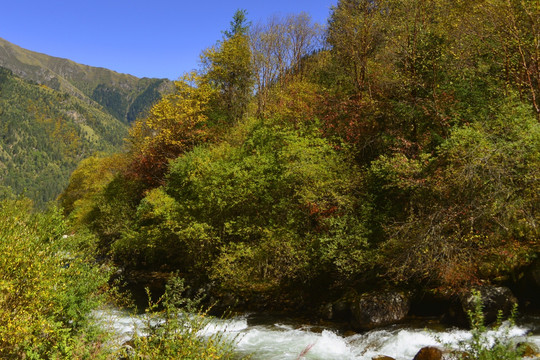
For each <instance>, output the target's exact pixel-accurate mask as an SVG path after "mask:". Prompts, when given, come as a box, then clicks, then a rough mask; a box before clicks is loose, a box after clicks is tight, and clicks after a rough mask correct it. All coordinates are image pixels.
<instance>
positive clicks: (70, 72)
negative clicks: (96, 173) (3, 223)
mask: <svg viewBox="0 0 540 360" xmlns="http://www.w3.org/2000/svg"><path fill="white" fill-rule="evenodd" d="M171 88H172V83H171V82H170V81H169V80H167V79H150V78H143V79H139V78H136V77H134V76H131V75H126V74H119V73H116V72H114V71H111V70H107V69H103V68H94V67H90V66H86V65H81V64H77V63H75V62H73V61H70V60H67V59H60V58H55V57H52V56H48V55H45V54H39V53H35V52H32V51H29V50H26V49H22V48H20V47H18V46H16V45H14V44H11V43H9V42H7V41H5V40H3V39H1V38H0V124H1V127H2V128H1V132H0V188H1V189H2V190H0V192H1V193H6V194H7V193H13V194H16V195H20V194H24V195H25V196H27V197H28V198H30V199H32V200H34V201H35V202H36V203H37V204H38V205H39V206H40V207H42V206H44V204H45V203H47V202H48V201H51V200H54V199H56V197H57V196H58V195H59V194H60V192H61V191H62V190H63V189H64V188H65V187H66V185H67V182H68V179H69V175H70V174H71V172H73V170H74V169H75V168H76V166H77V164H78V163H79V162H80V161H81V160H82V159H84V158H86V157H88V156H90V155H92V154H95V153H96V152H104V153H112V152H115V151H121V149H122V145H123V139H124V138H125V136H126V135H127V128H128V126H129V124H131V123H132V122H133V121H135V120H136V119H137V118H143V117H145V116H146V114H147V113H148V110H149V109H150V107H151V106H152V105H153V104H154V103H156V102H157V101H158V100H159V99H160V98H161V96H162V94H164V93H167V92H170V91H171Z"/></svg>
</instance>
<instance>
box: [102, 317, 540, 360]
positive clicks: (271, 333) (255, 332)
mask: <svg viewBox="0 0 540 360" xmlns="http://www.w3.org/2000/svg"><path fill="white" fill-rule="evenodd" d="M94 317H95V318H96V319H97V321H98V322H99V323H100V324H102V325H103V326H104V327H106V329H108V330H109V331H111V332H112V333H114V334H115V335H116V337H117V339H118V343H119V344H122V343H123V342H125V341H127V340H129V339H130V338H131V336H132V335H133V334H134V332H135V331H137V332H138V333H139V334H141V333H143V332H144V325H145V323H146V322H145V319H146V318H145V317H144V316H131V315H130V314H128V313H127V312H123V311H119V310H115V309H106V310H102V311H99V312H96V313H95V314H94ZM528 328H529V327H525V326H515V325H510V324H504V326H502V327H501V328H499V329H498V330H490V331H488V333H487V338H488V341H491V342H494V341H495V339H497V338H500V337H502V336H509V337H512V338H516V339H523V338H524V336H525V335H526V334H527V331H528ZM218 332H222V333H225V336H227V337H228V338H229V339H231V340H234V341H235V343H236V349H237V351H238V352H239V353H240V354H253V357H252V358H253V359H258V360H287V359H292V360H295V359H298V357H299V355H300V354H302V353H305V356H304V357H303V359H310V360H338V359H339V360H371V359H372V358H373V357H374V356H376V355H387V356H391V357H393V358H395V359H396V360H408V359H412V358H413V357H414V356H415V355H416V353H417V352H418V351H419V350H420V349H421V348H422V347H425V346H439V347H442V346H445V345H446V346H448V347H451V348H456V347H457V346H458V345H459V343H460V342H462V341H464V340H467V339H469V338H470V337H471V334H470V332H468V331H465V330H458V329H449V330H445V331H438V332H435V331H433V330H425V329H413V328H401V329H399V328H388V329H381V330H373V331H369V332H367V333H364V334H356V335H352V336H347V337H345V336H342V335H340V334H338V333H336V332H334V331H331V330H323V331H322V332H314V331H312V329H311V328H310V327H300V328H298V327H294V326H292V325H289V324H273V325H255V326H250V325H249V324H248V318H247V317H246V316H240V317H237V318H234V319H230V320H220V319H212V320H211V321H210V322H209V323H208V324H207V325H206V326H205V327H204V329H203V330H202V331H200V332H199V334H200V335H202V336H211V335H213V334H216V333H218ZM527 341H529V342H533V343H535V344H536V345H537V346H539V347H540V335H534V336H528V337H527Z"/></svg>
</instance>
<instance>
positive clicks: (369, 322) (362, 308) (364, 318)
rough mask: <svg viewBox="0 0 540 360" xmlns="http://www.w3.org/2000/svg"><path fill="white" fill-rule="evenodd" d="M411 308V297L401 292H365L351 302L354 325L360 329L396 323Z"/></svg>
mask: <svg viewBox="0 0 540 360" xmlns="http://www.w3.org/2000/svg"><path fill="white" fill-rule="evenodd" d="M409 308H410V298H409V296H408V295H405V294H404V293H401V292H395V291H384V292H372V293H367V294H363V295H361V296H360V297H359V298H357V299H355V300H353V302H352V304H351V312H352V317H353V326H354V327H355V328H358V329H372V328H375V327H378V326H384V325H389V324H394V323H397V322H399V321H401V320H403V318H405V316H406V315H407V313H408V312H409Z"/></svg>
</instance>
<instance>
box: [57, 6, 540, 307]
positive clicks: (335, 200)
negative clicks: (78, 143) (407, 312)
mask: <svg viewBox="0 0 540 360" xmlns="http://www.w3.org/2000/svg"><path fill="white" fill-rule="evenodd" d="M539 21H540V8H539V7H538V5H535V3H534V2H527V1H506V0H486V1H482V2H475V1H451V2H450V1H439V0H430V1H413V0H378V1H367V0H340V1H338V3H337V5H336V6H335V7H333V8H332V12H331V16H330V18H329V22H328V26H327V27H326V28H325V27H323V26H319V25H316V24H313V23H312V21H311V20H310V18H309V16H307V15H306V14H300V15H290V16H287V17H273V18H271V19H269V20H268V21H267V22H262V23H258V24H253V25H249V22H248V20H247V18H246V13H245V12H243V11H239V12H237V13H236V15H235V16H234V18H233V21H232V22H231V27H230V29H228V30H226V31H224V33H223V38H222V39H221V40H219V41H218V42H217V43H216V44H215V45H214V46H212V47H210V48H208V49H206V50H204V51H203V52H202V55H201V68H200V69H199V70H198V71H196V72H193V73H189V74H186V75H185V77H184V78H182V79H181V80H179V81H177V82H175V86H176V90H175V92H174V93H172V94H170V95H168V96H166V97H164V98H163V99H162V100H161V101H160V102H159V103H157V104H156V105H155V106H154V107H153V108H152V110H151V111H150V114H149V116H148V117H146V118H145V119H140V120H138V121H136V122H135V123H134V124H133V127H132V128H131V130H130V135H129V144H130V147H129V149H128V152H127V153H123V154H117V155H115V156H113V157H93V158H90V159H88V160H86V161H84V162H83V163H82V164H81V165H80V166H79V168H78V169H77V170H76V171H75V172H74V173H73V175H72V177H71V181H70V184H69V186H68V187H67V189H66V190H65V192H64V193H63V194H62V196H61V202H62V205H63V206H64V208H65V210H66V213H69V214H71V217H72V219H73V220H74V221H75V222H76V223H77V224H78V226H80V227H88V228H89V229H91V231H93V232H94V233H95V234H97V236H98V237H99V246H100V249H101V252H102V253H104V254H109V255H111V256H112V257H113V258H114V260H115V261H116V262H117V263H118V264H121V265H122V266H124V267H127V268H132V269H133V268H135V269H146V270H156V269H162V270H163V269H166V270H179V271H180V273H181V274H182V275H183V276H185V277H186V278H187V279H188V280H189V281H191V282H194V283H196V282H198V283H199V284H212V286H211V290H210V291H211V292H212V293H213V294H214V295H215V296H218V297H219V296H222V297H229V298H230V297H231V296H233V297H237V298H240V299H243V300H246V301H247V302H248V303H258V304H264V306H271V305H276V304H278V305H277V306H283V305H284V304H287V305H288V306H299V305H302V304H305V303H306V302H307V301H308V300H307V299H309V301H310V302H316V301H318V300H324V299H320V298H321V297H328V298H334V299H335V298H339V297H341V296H346V294H348V293H351V292H352V293H355V294H360V293H363V292H366V291H369V290H370V289H387V288H398V289H409V290H410V289H415V290H418V289H423V290H426V291H429V292H431V293H435V294H440V295H441V296H447V297H449V296H452V295H455V294H459V293H460V292H462V291H465V290H467V289H469V288H470V287H471V286H473V285H478V284H489V283H495V284H500V283H505V282H509V281H513V280H515V279H519V278H520V277H521V276H522V274H523V271H524V269H525V267H526V266H528V265H529V264H531V263H532V262H533V261H534V260H535V259H536V258H537V257H538V253H539V242H538V239H539V229H538V224H539V221H540V212H539V210H540V209H539V204H540V197H539V196H540V195H539V194H540V180H539V179H540V125H539V119H540V117H539V115H540V108H539V95H540V72H539V69H540V57H539V55H538V54H539V49H540V48H539V44H540V22H539Z"/></svg>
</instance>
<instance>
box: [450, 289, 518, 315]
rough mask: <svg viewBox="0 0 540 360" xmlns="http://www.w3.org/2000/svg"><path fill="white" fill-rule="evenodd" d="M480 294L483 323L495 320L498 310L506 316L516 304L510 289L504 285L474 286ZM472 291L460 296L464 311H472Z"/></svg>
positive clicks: (473, 305) (473, 301)
mask: <svg viewBox="0 0 540 360" xmlns="http://www.w3.org/2000/svg"><path fill="white" fill-rule="evenodd" d="M476 291H478V293H479V294H480V300H481V302H482V310H483V313H484V323H485V324H486V325H487V324H490V323H493V322H495V321H496V320H497V317H498V314H499V311H502V313H503V315H504V316H508V315H509V314H510V313H511V311H512V309H513V308H514V306H515V305H516V304H517V299H516V297H515V296H514V294H513V293H512V291H511V290H510V289H509V288H507V287H504V286H489V285H486V286H481V287H479V288H476ZM474 293H475V292H474V291H473V290H472V291H470V292H469V293H467V294H465V295H464V296H463V297H462V298H461V306H462V307H463V310H464V311H465V313H467V312H468V311H473V310H474V307H475V296H474Z"/></svg>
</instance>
